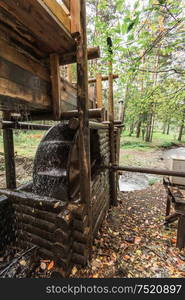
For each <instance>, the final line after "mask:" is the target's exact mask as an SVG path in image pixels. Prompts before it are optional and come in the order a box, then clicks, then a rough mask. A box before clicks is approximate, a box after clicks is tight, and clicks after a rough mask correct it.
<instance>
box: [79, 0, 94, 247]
mask: <svg viewBox="0 0 185 300" xmlns="http://www.w3.org/2000/svg"><path fill="white" fill-rule="evenodd" d="M76 2H80V28H81V32H80V34H79V36H78V38H77V106H78V112H79V144H78V145H79V166H80V196H81V202H83V203H86V206H87V210H88V219H89V220H88V221H89V227H90V243H89V250H90V249H91V244H92V208H91V188H90V185H91V167H90V129H89V116H88V69H87V36H86V1H85V0H80V1H76Z"/></svg>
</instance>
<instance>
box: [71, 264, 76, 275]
mask: <svg viewBox="0 0 185 300" xmlns="http://www.w3.org/2000/svg"><path fill="white" fill-rule="evenodd" d="M77 272H78V269H77V267H75V266H74V267H73V269H72V271H71V273H72V275H75V274H76V273H77Z"/></svg>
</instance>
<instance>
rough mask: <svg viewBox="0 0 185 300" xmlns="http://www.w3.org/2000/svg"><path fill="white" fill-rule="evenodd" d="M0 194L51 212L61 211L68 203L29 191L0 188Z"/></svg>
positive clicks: (16, 201)
mask: <svg viewBox="0 0 185 300" xmlns="http://www.w3.org/2000/svg"><path fill="white" fill-rule="evenodd" d="M0 195H5V196H7V197H9V198H10V199H11V200H13V201H14V202H15V203H20V204H23V205H24V204H25V205H27V206H31V207H34V208H38V209H40V210H47V211H50V212H55V213H58V212H61V210H62V209H63V208H64V207H66V203H65V202H62V201H61V200H57V199H53V198H52V199H51V198H49V197H40V196H38V195H35V194H32V193H28V192H22V191H21V192H16V191H10V190H6V189H0Z"/></svg>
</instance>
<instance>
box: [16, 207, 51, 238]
mask: <svg viewBox="0 0 185 300" xmlns="http://www.w3.org/2000/svg"><path fill="white" fill-rule="evenodd" d="M15 216H16V218H17V220H18V222H22V223H25V224H30V225H33V226H36V227H38V228H40V229H43V230H45V231H48V232H50V233H54V231H55V230H56V226H55V224H53V223H50V222H48V221H43V220H40V219H38V218H35V217H32V216H30V215H26V214H24V213H19V212H15Z"/></svg>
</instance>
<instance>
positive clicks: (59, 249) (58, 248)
mask: <svg viewBox="0 0 185 300" xmlns="http://www.w3.org/2000/svg"><path fill="white" fill-rule="evenodd" d="M52 251H53V253H54V255H56V257H57V258H60V259H63V258H64V259H69V258H70V257H71V253H72V249H71V245H63V244H62V243H58V242H57V243H55V244H53V246H52Z"/></svg>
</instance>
